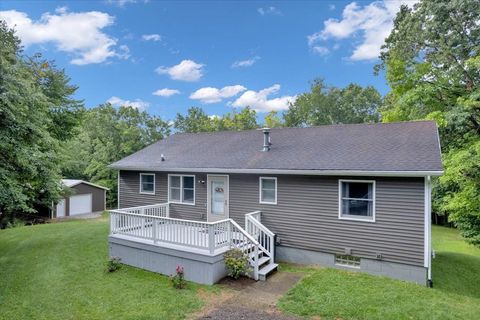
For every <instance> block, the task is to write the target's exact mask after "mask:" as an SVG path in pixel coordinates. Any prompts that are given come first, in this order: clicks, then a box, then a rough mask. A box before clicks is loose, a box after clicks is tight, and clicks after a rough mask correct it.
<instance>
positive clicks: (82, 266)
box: [0, 218, 480, 320]
mask: <svg viewBox="0 0 480 320" xmlns="http://www.w3.org/2000/svg"><path fill="white" fill-rule="evenodd" d="M107 233H108V223H107V220H106V219H105V218H103V219H97V220H82V221H69V222H62V223H55V224H49V225H37V226H34V227H20V228H15V229H8V230H0V270H1V277H0V319H9V320H10V319H12V320H13V319H62V320H63V319H178V318H184V317H185V315H186V314H188V313H190V312H192V311H195V310H198V309H199V308H200V307H201V306H202V305H203V303H204V301H203V300H202V298H201V296H205V295H204V294H203V295H199V294H198V291H199V289H205V290H208V291H213V292H219V290H220V289H218V287H215V286H214V287H207V286H200V285H195V284H192V283H189V285H188V288H187V289H186V290H181V291H178V290H175V289H173V288H172V287H171V285H170V282H169V280H168V278H167V277H165V276H161V275H158V274H155V273H151V272H147V271H143V270H139V269H135V268H129V267H126V266H124V267H123V268H122V269H121V270H120V271H118V272H115V273H111V274H107V273H105V272H104V269H105V262H106V260H107ZM433 246H434V248H435V250H436V252H437V258H436V259H435V260H434V265H433V271H434V289H428V288H424V287H421V286H418V285H415V284H412V283H407V282H403V281H397V280H392V279H388V278H382V277H375V276H370V275H367V274H363V273H355V272H348V271H342V270H336V269H330V268H303V267H296V266H291V265H282V269H283V270H288V271H294V272H303V273H305V274H306V277H305V278H304V279H303V280H302V281H301V282H300V283H299V284H298V285H297V286H296V287H294V288H293V289H291V290H290V291H289V293H288V294H287V295H286V296H284V297H283V298H282V299H281V300H280V302H279V307H280V308H281V309H282V310H283V311H285V312H287V313H293V314H297V315H300V316H305V317H307V318H308V317H314V318H316V317H321V318H322V319H337V318H341V319H478V318H479V315H480V249H478V248H474V247H472V246H469V245H467V244H466V243H465V242H464V241H463V240H462V239H461V238H460V236H459V235H458V232H457V231H456V230H453V229H447V228H441V227H434V228H433Z"/></svg>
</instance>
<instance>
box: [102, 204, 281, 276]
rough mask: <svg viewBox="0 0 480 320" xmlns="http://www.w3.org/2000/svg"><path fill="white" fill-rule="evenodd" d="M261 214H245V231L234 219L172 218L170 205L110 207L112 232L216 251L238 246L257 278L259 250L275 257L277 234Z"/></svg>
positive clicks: (206, 251) (155, 242)
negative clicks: (266, 225)
mask: <svg viewBox="0 0 480 320" xmlns="http://www.w3.org/2000/svg"><path fill="white" fill-rule="evenodd" d="M260 219H261V213H260V212H259V211H256V212H252V213H250V214H247V215H246V216H245V226H246V230H245V229H243V228H242V227H241V226H239V225H238V224H237V223H236V222H235V221H233V220H232V219H225V220H221V221H216V222H203V221H193V220H184V219H175V218H170V217H169V204H168V203H162V204H156V205H149V206H142V207H132V208H125V209H117V210H110V234H111V235H115V234H119V235H125V236H129V237H134V238H139V239H144V240H150V241H152V242H153V243H154V244H159V245H161V243H165V244H173V245H178V246H183V247H186V248H188V249H198V250H202V251H204V252H205V253H209V254H216V253H219V252H222V251H219V250H221V249H228V248H238V249H240V250H242V251H243V252H244V253H245V254H246V255H247V256H248V261H249V263H250V265H251V266H252V269H253V272H252V273H253V278H254V279H255V280H258V271H259V258H260V253H263V254H264V255H267V256H269V257H271V258H272V261H273V254H274V252H273V250H274V242H273V241H274V234H273V233H272V232H271V231H270V230H268V229H267V228H266V227H265V226H263V225H262V224H261V223H260V221H259V220H260Z"/></svg>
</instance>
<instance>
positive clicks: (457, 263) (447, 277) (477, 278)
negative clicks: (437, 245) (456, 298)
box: [432, 252, 480, 298]
mask: <svg viewBox="0 0 480 320" xmlns="http://www.w3.org/2000/svg"><path fill="white" fill-rule="evenodd" d="M432 272H433V274H432V277H433V281H434V288H435V289H436V290H441V291H445V292H446V293H455V294H458V295H463V296H468V297H472V298H480V257H476V256H472V255H468V254H463V253H454V252H439V253H437V255H436V258H435V259H434V260H433V266H432Z"/></svg>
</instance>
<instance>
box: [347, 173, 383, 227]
mask: <svg viewBox="0 0 480 320" xmlns="http://www.w3.org/2000/svg"><path fill="white" fill-rule="evenodd" d="M342 182H363V183H372V184H373V185H372V192H373V195H372V202H373V204H372V211H373V212H372V217H371V218H370V217H369V218H356V217H353V216H344V215H342ZM376 189H377V187H376V181H375V180H355V179H350V180H347V179H339V180H338V219H340V220H352V221H363V222H375V215H376V209H375V203H376V193H377V191H376Z"/></svg>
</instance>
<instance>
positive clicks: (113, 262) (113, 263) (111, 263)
mask: <svg viewBox="0 0 480 320" xmlns="http://www.w3.org/2000/svg"><path fill="white" fill-rule="evenodd" d="M121 267H122V264H121V263H120V258H117V257H112V258H110V259H109V260H108V262H107V269H105V272H115V271H117V270H118V269H120V268H121Z"/></svg>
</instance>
